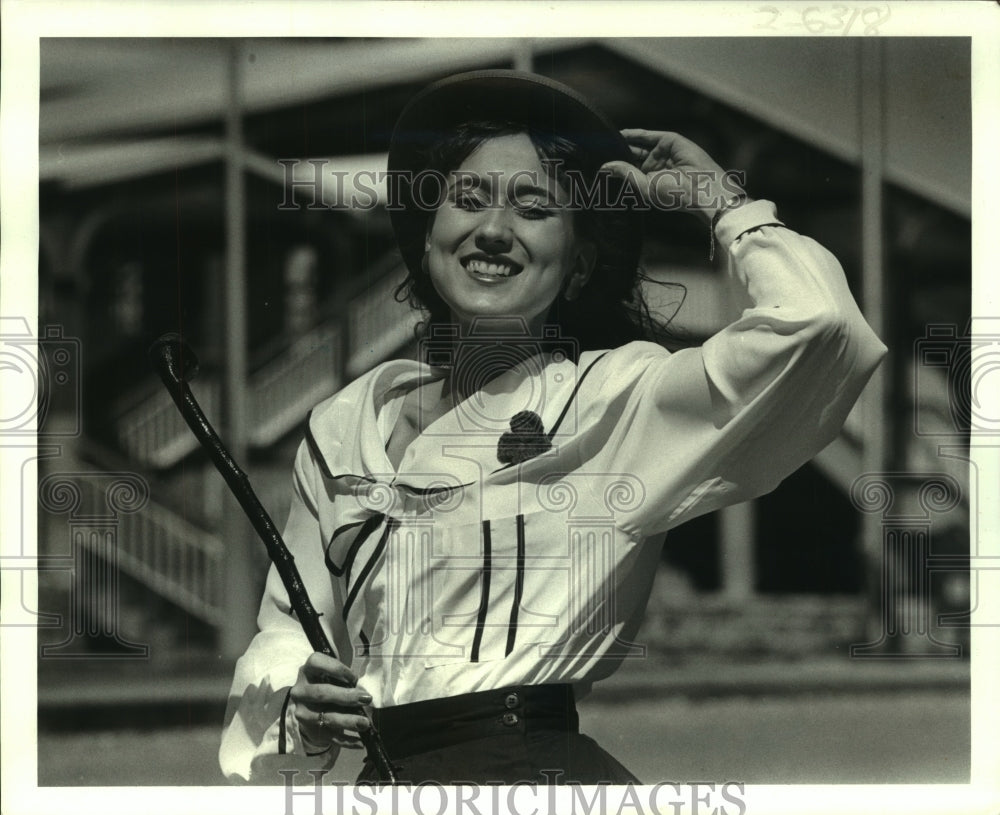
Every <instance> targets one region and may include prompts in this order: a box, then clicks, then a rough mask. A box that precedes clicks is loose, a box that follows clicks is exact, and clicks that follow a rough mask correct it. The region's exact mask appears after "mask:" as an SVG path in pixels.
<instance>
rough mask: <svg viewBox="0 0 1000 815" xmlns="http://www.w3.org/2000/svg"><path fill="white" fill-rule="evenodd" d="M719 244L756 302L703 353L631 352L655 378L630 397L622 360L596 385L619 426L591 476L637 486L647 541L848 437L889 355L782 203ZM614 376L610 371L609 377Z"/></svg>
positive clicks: (728, 227) (634, 517)
mask: <svg viewBox="0 0 1000 815" xmlns="http://www.w3.org/2000/svg"><path fill="white" fill-rule="evenodd" d="M716 234H717V236H718V241H719V245H720V247H722V248H724V249H725V250H726V254H727V267H728V269H727V271H728V275H729V276H730V278H731V279H732V281H733V282H734V283H735V284H736V285H737V286H739V287H741V288H742V289H743V290H744V291H745V293H746V295H747V298H748V301H749V305H748V307H747V308H746V309H745V310H743V312H742V314H741V315H740V317H739V319H737V320H736V321H735V322H733V323H732V324H730V325H728V326H726V327H725V328H724V329H722V330H721V331H719V332H718V333H717V334H715V335H714V336H712V337H710V338H709V339H708V340H707V341H706V342H705V343H704V344H703V345H702V346H701V347H700V348H692V349H685V350H682V351H679V352H676V353H673V354H671V353H669V352H667V351H665V350H663V349H661V348H659V347H658V346H654V345H652V344H649V343H642V344H638V345H637V346H636V347H635V348H632V349H631V350H630V351H629V350H628V348H629V347H628V346H625V348H623V349H619V351H621V352H628V353H630V354H632V355H633V357H635V356H638V357H641V359H640V360H639V362H638V363H636V362H635V361H634V359H633V360H632V361H631V362H628V363H626V364H625V365H622V366H618V367H619V370H621V371H624V370H625V369H626V368H627V367H629V365H635V364H639V365H640V366H641V367H642V374H641V376H638V377H636V378H634V379H633V380H632V382H633V386H632V387H629V388H627V389H625V390H622V389H621V384H620V383H616V382H615V379H616V377H617V376H618V373H617V372H616V363H615V357H616V354H618V353H619V352H618V351H612V352H611V353H609V354H608V355H606V357H605V358H603V359H602V360H600V361H599V362H598V363H597V364H596V365H595V367H594V373H593V374H592V377H593V378H594V379H596V380H597V381H598V382H599V383H600V387H601V388H602V389H604V390H605V391H606V393H605V396H604V398H603V399H602V398H600V397H599V398H597V399H596V400H595V404H603V405H605V406H612V407H611V410H612V411H613V413H614V422H613V423H612V424H611V426H612V429H611V431H610V432H609V433H608V435H607V436H606V437H604V438H602V439H601V444H600V447H601V450H600V451H595V455H594V458H593V460H592V461H591V466H595V465H597V466H599V467H600V468H602V469H604V471H605V472H609V473H625V474H628V476H629V477H631V478H633V479H635V480H637V483H638V484H639V485H640V486H639V488H640V490H641V491H642V493H643V494H644V499H643V500H642V501H641V502H640V503H639V504H638V505H637V508H635V509H633V510H632V511H631V512H630V513H627V514H626V515H625V517H624V518H622V519H621V520H622V521H623V526H624V527H625V528H626V529H627V531H630V532H632V533H634V534H636V535H640V534H641V535H653V534H658V533H662V532H664V531H667V530H668V529H670V528H671V527H674V526H676V525H678V524H680V523H682V522H684V521H686V520H688V519H690V518H693V517H695V516H697V515H701V514H703V513H705V512H709V511H711V510H714V509H718V508H720V507H722V506H725V505H727V504H732V503H737V502H739V501H744V500H748V499H750V498H753V497H756V496H759V495H762V494H764V493H766V492H768V491H770V490H772V489H774V487H775V486H777V484H778V483H779V482H780V481H781V480H782V479H783V478H785V477H786V476H787V475H789V474H790V473H791V472H792V471H794V470H795V469H797V468H798V467H800V466H801V465H802V464H803V463H805V462H806V461H808V460H809V459H810V458H812V457H813V456H815V455H816V453H818V452H819V451H820V450H821V449H822V448H823V447H825V446H826V445H827V444H829V443H830V442H831V441H832V440H833V439H834V438H835V437H836V436H837V434H838V433H839V431H840V428H841V426H842V425H843V423H844V420H845V419H846V417H847V414H848V413H849V411H850V410H851V407H852V406H853V405H854V403H855V402H856V400H857V399H858V397H859V395H860V394H861V391H862V389H863V388H864V386H865V384H866V383H867V381H868V379H869V378H870V377H871V375H872V373H873V372H874V370H875V368H876V367H877V366H878V364H879V362H880V361H881V359H882V357H883V356H884V355H885V353H886V348H885V346H884V345H883V344H882V342H881V341H880V340H879V339H878V338H877V337H876V336H875V334H874V332H872V330H871V328H870V327H869V326H868V324H867V323H866V322H865V320H864V318H863V317H862V315H861V312H860V311H859V309H858V306H857V304H856V303H855V302H854V299H853V298H852V296H851V293H850V291H849V289H848V286H847V281H846V279H845V277H844V273H843V270H842V269H841V267H840V264H839V263H838V262H837V260H836V259H835V258H834V257H833V255H831V254H830V252H828V251H827V250H826V249H824V248H823V247H822V246H820V245H819V244H818V243H816V242H815V241H814V240H812V239H810V238H807V237H803V236H801V235H798V234H796V233H795V232H793V231H791V230H789V229H787V228H785V227H784V226H783V225H782V224H781V223H780V222H779V221H778V219H777V217H776V213H775V209H774V205H773V204H771V203H770V202H768V201H755V202H751V203H748V204H747V205H745V206H743V207H741V208H739V209H736V210H733V211H731V212H729V213H726V214H725V215H724V216H723V217H722V218H721V219H720V221H719V223H718V227H717V231H716ZM598 366H602V374H601V375H599V376H595V375H596V374H597V368H598Z"/></svg>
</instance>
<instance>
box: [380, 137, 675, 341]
mask: <svg viewBox="0 0 1000 815" xmlns="http://www.w3.org/2000/svg"><path fill="white" fill-rule="evenodd" d="M519 133H525V134H527V136H528V137H529V138H530V139H531V142H532V144H534V146H535V149H536V151H537V152H538V156H539V158H540V159H542V164H543V166H544V167H545V168H546V171H547V172H550V173H551V174H553V175H554V176H555V180H556V181H557V183H559V184H560V185H561V186H562V187H563V188H564V189H566V190H567V191H568V192H570V194H571V198H572V200H574V201H586V200H588V197H587V193H586V191H585V190H583V189H582V188H581V187H580V186H579V185H580V184H592V183H593V180H594V179H595V177H596V176H597V171H598V170H599V168H600V161H599V160H598V159H596V158H595V157H594V156H593V155H592V154H591V153H589V152H588V151H587V150H586V149H585V147H584V146H581V145H579V144H577V143H575V142H573V141H571V140H569V139H567V138H566V137H565V136H562V135H557V134H555V133H552V132H546V131H544V130H540V129H537V128H535V127H526V126H525V125H524V124H521V123H517V122H504V121H499V122H497V121H480V122H470V123H467V124H464V125H462V126H460V127H458V128H456V129H455V130H454V131H452V132H451V133H450V134H449V135H448V136H447V137H445V138H443V139H441V140H439V141H438V142H436V143H435V144H434V145H433V146H432V147H431V148H430V150H429V151H428V152H427V154H426V163H425V165H424V166H425V167H426V169H427V170H428V171H432V172H431V173H428V174H427V176H425V177H426V178H429V179H433V178H435V177H436V178H441V177H446V176H447V175H448V174H449V173H451V172H453V171H454V170H456V169H458V168H459V167H460V165H461V164H462V162H463V161H464V160H465V159H466V158H467V157H468V156H469V155H470V154H471V153H472V152H473V151H474V150H475V149H476V148H477V147H479V146H480V145H481V144H483V142H485V141H487V140H489V139H492V138H496V137H499V136H508V135H515V134H519ZM611 182H612V185H613V184H614V183H616V182H615V180H614V179H611ZM591 189H593V188H591ZM615 194H616V193H615V191H614V189H613V187H612V189H611V195H612V196H614V195H615ZM418 195H419V192H418ZM421 198H423V196H421ZM423 200H429V199H426V198H424V199H423ZM611 200H614V199H613V198H612V199H611ZM575 217H576V218H577V226H578V228H579V234H582V235H586V236H587V237H588V239H590V240H592V241H593V242H594V244H595V246H596V250H597V251H596V260H595V264H594V269H593V272H592V274H591V275H590V278H589V280H588V282H587V285H586V286H584V287H583V289H582V290H581V292H580V295H579V296H578V297H577V298H576V299H574V300H571V301H567V300H565V299H564V298H562V297H557V298H556V300H555V301H554V302H553V304H552V307H551V308H550V310H549V313H548V315H547V318H546V323H547V324H555V325H558V326H559V327H560V329H561V332H562V336H564V337H570V338H573V339H574V340H575V341H576V343H577V345H578V347H579V350H581V351H588V350H601V349H607V348H616V347H618V346H620V345H624V344H626V343H628V342H632V341H634V340H651V341H653V342H659V343H661V344H664V345H675V344H676V340H677V338H676V337H675V336H674V335H673V334H672V332H670V331H669V330H668V328H667V325H666V323H664V322H662V321H660V320H658V319H657V318H656V317H654V316H653V314H652V313H651V312H650V309H649V306H648V304H647V303H646V300H645V298H644V296H643V293H642V288H641V285H642V283H643V282H647V281H651V279H650V278H649V277H648V276H647V275H645V273H644V272H643V271H642V269H641V268H640V265H639V259H640V253H641V251H642V240H643V213H642V211H641V210H640V209H636V208H629V207H620V206H619V207H587V206H581V207H578V208H577V209H576V211H575ZM432 218H433V213H432V212H429V213H428V215H427V224H428V225H429V224H430V219H432ZM416 239H417V236H416V233H414V238H413V240H414V241H415V240H416ZM406 248H407V247H401V249H404V250H405V249H406ZM411 248H412V247H411ZM404 254H405V251H404ZM651 282H656V281H651ZM396 299H397V300H399V301H409V303H410V304H411V305H412V306H413V307H414V308H419V309H423V310H425V311H426V312H427V313H428V315H429V324H430V325H434V324H443V323H448V322H450V321H451V313H450V310H449V308H448V306H447V304H446V303H445V302H444V300H442V299H441V296H440V295H439V294H438V293H437V291H436V290H435V288H434V285H433V283H432V282H431V279H430V275H428V274H426V273H423V272H416V270H413V269H411V270H410V271H409V274H408V276H407V278H406V279H405V280H404V281H403V283H401V284H400V286H399V287H398V288H397V289H396ZM427 327H428V326H427V324H425V325H424V326H423V328H427Z"/></svg>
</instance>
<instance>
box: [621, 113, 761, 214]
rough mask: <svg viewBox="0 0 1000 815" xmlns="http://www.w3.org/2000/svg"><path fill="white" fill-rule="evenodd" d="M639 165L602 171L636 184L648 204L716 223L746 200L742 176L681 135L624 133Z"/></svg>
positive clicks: (637, 131) (640, 131)
mask: <svg viewBox="0 0 1000 815" xmlns="http://www.w3.org/2000/svg"><path fill="white" fill-rule="evenodd" d="M622 136H624V137H625V141H626V142H628V145H629V147H630V148H631V150H632V155H633V156H634V157H635V164H634V165H632V164H629V163H628V162H625V161H610V162H608V163H607V164H605V165H603V167H602V169H605V170H608V171H610V172H611V173H613V174H614V175H616V176H619V177H621V178H623V179H625V178H629V179H631V183H632V184H633V186H634V188H635V189H636V190H637V191H638V192H639V194H640V195H642V196H643V198H644V199H645V201H646V203H647V204H649V205H650V206H653V207H655V208H657V209H676V210H682V211H686V212H691V213H693V214H694V215H697V216H698V217H699V218H701V219H702V220H704V221H705V222H706V223H711V221H712V217H713V216H714V215H715V213H716V211H718V210H719V209H720V208H722V207H724V206H731V205H732V202H733V201H734V200H742V199H744V198H745V197H746V194H745V193H744V192H743V188H742V181H743V178H742V173H738V172H735V171H732V170H729V171H727V170H723V169H722V167H720V166H719V165H718V164H717V163H716V162H715V161H714V160H713V159H712V157H711V156H710V155H708V153H706V152H705V151H704V150H702V149H701V148H700V147H699V146H698V145H697V144H695V143H694V142H693V141H691V140H690V139H686V138H684V137H683V136H681V135H680V134H678V133H671V132H661V131H655V130H623V131H622Z"/></svg>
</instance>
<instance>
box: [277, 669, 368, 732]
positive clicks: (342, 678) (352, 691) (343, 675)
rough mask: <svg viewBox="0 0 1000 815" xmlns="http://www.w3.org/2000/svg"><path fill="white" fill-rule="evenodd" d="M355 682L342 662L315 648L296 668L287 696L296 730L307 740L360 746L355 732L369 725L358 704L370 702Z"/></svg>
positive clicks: (355, 679) (350, 672) (356, 680)
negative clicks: (296, 726) (289, 696)
mask: <svg viewBox="0 0 1000 815" xmlns="http://www.w3.org/2000/svg"><path fill="white" fill-rule="evenodd" d="M357 682H358V678H357V677H356V676H355V675H354V673H353V672H352V671H351V669H350V668H348V667H347V666H346V665H344V663H343V662H340V661H339V660H337V659H334V658H333V657H331V656H327V655H326V654H321V653H318V652H317V653H314V654H312V655H311V656H310V657H309V659H308V660H306V663H305V665H303V666H302V667H301V668H299V676H298V679H297V680H296V681H295V684H294V685H293V686H292V690H291V697H292V701H293V702H294V703H295V708H294V713H295V718H296V721H297V722H298V726H299V732H300V733H301V734H302V737H303V738H304V740H305V741H306V742H308V744H311V745H313V746H316V747H318V748H327V747H329V746H331V745H333V744H336V745H338V746H340V747H349V748H352V749H359V748H361V746H362V744H361V739H360V738H359V737H358V735H357V734H358V733H359V732H360V731H362V730H367V729H368V728H369V727H370V723H369V721H368V717H367V716H365V714H364V712H363V711H362V710H361V706H362V705H367V704H370V703H371V701H372V697H371V696H370V695H368V693H366V692H365V691H364V690H363V689H362V688H359V687H356V686H357Z"/></svg>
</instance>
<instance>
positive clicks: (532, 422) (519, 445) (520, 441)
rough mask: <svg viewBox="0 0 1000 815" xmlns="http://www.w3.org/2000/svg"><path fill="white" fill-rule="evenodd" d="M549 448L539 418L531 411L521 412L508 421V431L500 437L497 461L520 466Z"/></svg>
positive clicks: (549, 442) (550, 445) (548, 442)
mask: <svg viewBox="0 0 1000 815" xmlns="http://www.w3.org/2000/svg"><path fill="white" fill-rule="evenodd" d="M551 447H552V442H551V441H550V440H549V437H548V435H547V434H546V433H545V427H544V426H543V425H542V419H541V417H540V416H539V415H538V414H537V413H535V412H533V411H530V410H522V411H521V412H520V413H517V414H515V415H514V418H512V419H511V420H510V431H509V432H507V433H504V434H503V435H502V436H501V437H500V441H499V442H498V443H497V459H498V460H499V461H500V463H501V464H520V463H521V462H522V461H527V460H528V459H529V458H534V457H535V456H537V455H541V454H542V453H544V452H545V451H546V450H548V449H550V448H551Z"/></svg>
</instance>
